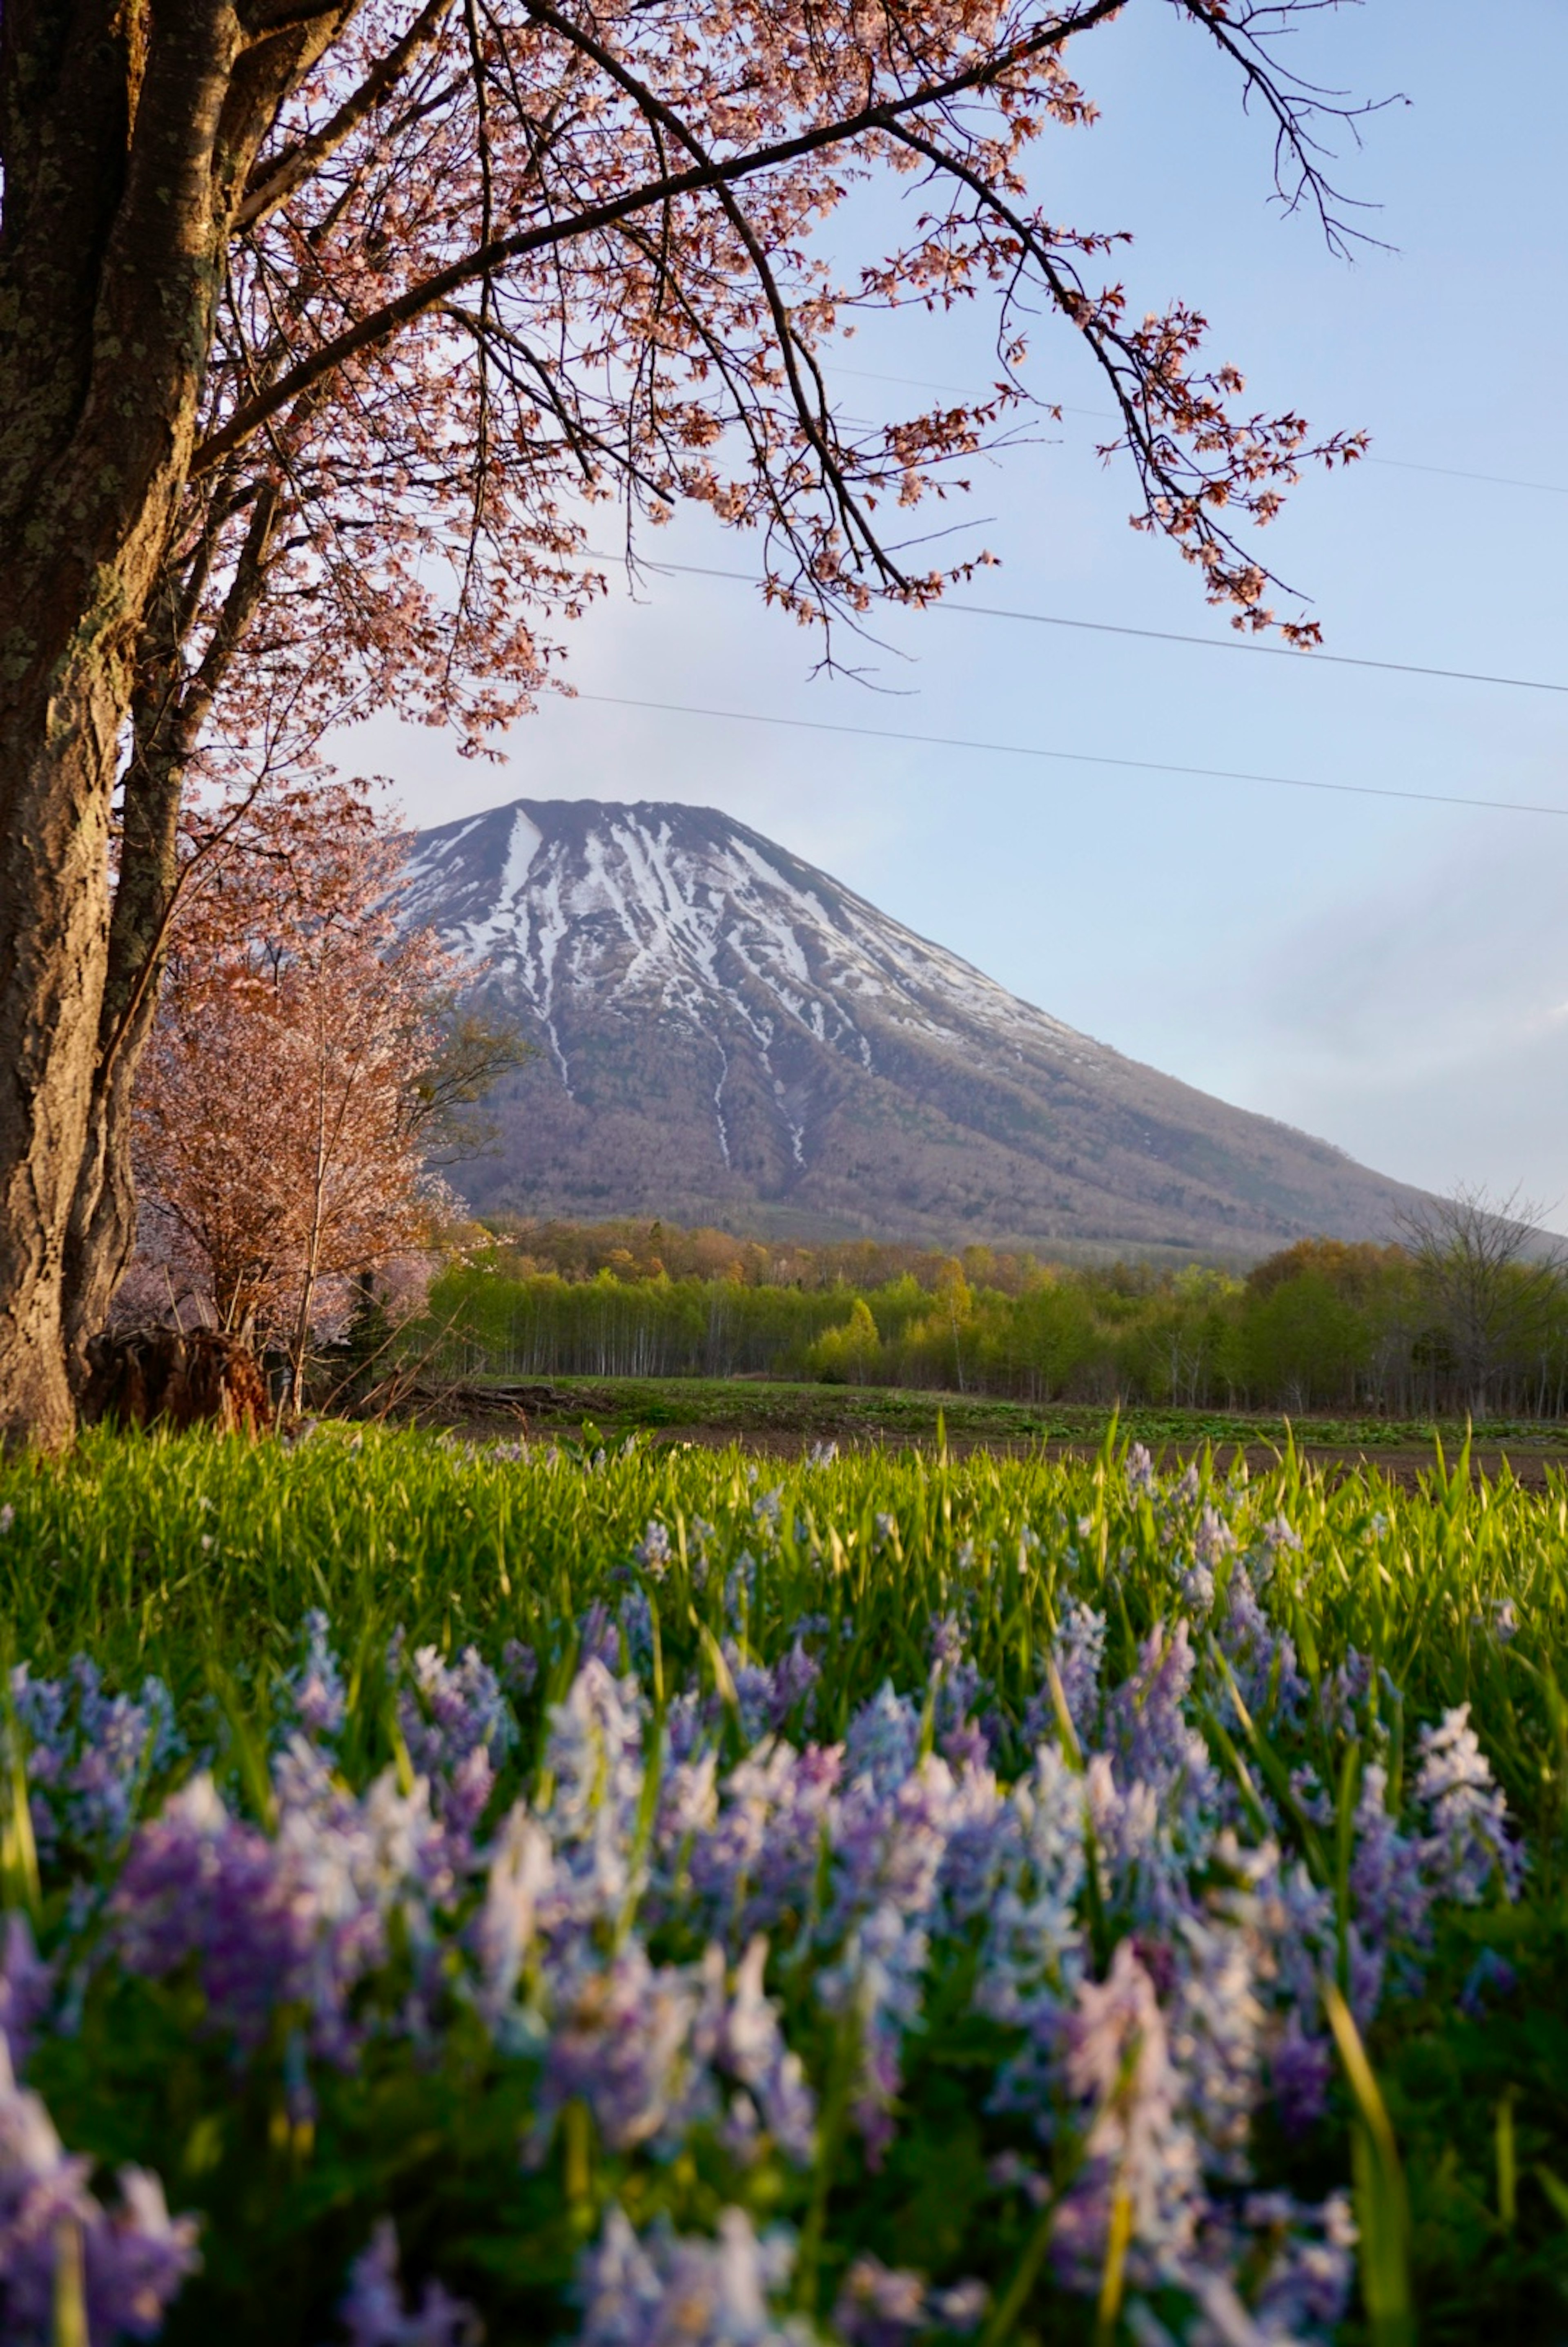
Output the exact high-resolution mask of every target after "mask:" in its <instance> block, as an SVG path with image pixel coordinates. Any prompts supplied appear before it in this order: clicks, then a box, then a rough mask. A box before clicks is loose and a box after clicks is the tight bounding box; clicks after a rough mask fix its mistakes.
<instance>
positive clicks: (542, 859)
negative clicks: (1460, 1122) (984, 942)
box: [409, 799, 1411, 1253]
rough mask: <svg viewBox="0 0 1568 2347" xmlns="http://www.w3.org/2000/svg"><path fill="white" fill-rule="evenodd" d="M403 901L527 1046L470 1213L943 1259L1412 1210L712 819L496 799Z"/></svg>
mask: <svg viewBox="0 0 1568 2347" xmlns="http://www.w3.org/2000/svg"><path fill="white" fill-rule="evenodd" d="M409 875H410V891H409V913H410V917H411V919H416V920H419V921H423V922H430V923H433V925H434V926H435V927H436V928H438V929H439V930H440V931H441V932H442V934H443V937H444V938H446V939H447V940H448V942H449V943H451V944H452V945H453V946H456V947H458V948H460V949H461V950H462V951H463V953H464V954H465V955H466V956H467V957H468V958H469V959H470V961H471V963H472V965H473V980H474V989H475V991H476V993H478V994H479V995H481V996H483V997H484V999H486V1000H487V1001H488V1002H490V1003H491V1004H492V1005H493V1006H494V1008H496V1009H504V1010H506V1011H507V1012H508V1013H510V1014H511V1015H512V1016H513V1017H514V1018H515V1019H516V1020H518V1022H519V1023H520V1024H521V1025H522V1026H523V1027H524V1030H526V1031H527V1032H528V1033H530V1034H531V1035H532V1036H533V1037H534V1039H535V1040H536V1042H537V1044H538V1046H539V1051H538V1056H537V1057H536V1059H535V1061H533V1063H532V1064H531V1065H530V1066H529V1067H528V1068H526V1069H525V1070H524V1071H523V1072H522V1074H521V1075H520V1076H518V1077H517V1078H515V1079H514V1080H513V1081H512V1082H511V1083H510V1084H509V1085H508V1086H507V1087H506V1089H505V1092H504V1098H503V1100H502V1102H500V1104H499V1115H500V1121H501V1124H502V1133H503V1141H502V1146H501V1149H500V1151H499V1153H497V1154H496V1155H494V1156H493V1157H490V1158H486V1159H482V1160H479V1161H477V1162H476V1163H473V1165H471V1166H469V1167H467V1168H465V1169H463V1173H462V1175H461V1176H460V1179H461V1181H462V1185H463V1187H464V1188H465V1189H466V1191H467V1193H468V1194H469V1196H470V1197H471V1199H472V1200H473V1204H475V1205H476V1206H479V1207H481V1208H483V1209H486V1210H492V1211H498V1210H508V1209H509V1210H512V1211H514V1212H517V1213H524V1214H567V1215H578V1216H606V1215H610V1214H645V1213H646V1214H663V1215H667V1216H668V1217H670V1218H671V1219H672V1220H679V1221H684V1222H700V1221H721V1222H724V1223H727V1224H729V1225H735V1226H740V1225H746V1226H748V1227H750V1228H753V1229H757V1230H766V1229H773V1230H777V1231H780V1232H782V1231H791V1232H796V1233H800V1234H805V1233H809V1232H815V1233H817V1234H819V1235H862V1234H867V1235H869V1234H875V1235H880V1236H903V1237H911V1238H925V1239H929V1240H932V1241H933V1242H935V1243H938V1244H946V1245H962V1244H963V1243H965V1242H967V1241H970V1240H973V1239H987V1240H991V1241H993V1242H996V1243H1013V1244H1023V1245H1035V1246H1045V1245H1050V1244H1052V1243H1060V1242H1063V1241H1077V1242H1079V1243H1090V1244H1094V1245H1122V1244H1125V1245H1136V1246H1148V1245H1171V1246H1176V1247H1181V1248H1196V1249H1199V1250H1203V1249H1210V1250H1212V1249H1216V1248H1219V1249H1223V1250H1227V1251H1234V1252H1237V1253H1250V1252H1257V1251H1262V1250H1264V1249H1266V1248H1268V1247H1272V1246H1277V1245H1280V1244H1281V1243H1282V1242H1284V1241H1287V1240H1288V1239H1290V1238H1293V1237H1298V1236H1301V1235H1306V1234H1308V1233H1313V1232H1319V1231H1322V1232H1329V1233H1331V1234H1334V1235H1339V1236H1341V1237H1356V1236H1369V1237H1374V1236H1375V1237H1381V1236H1383V1235H1386V1233H1387V1231H1388V1227H1389V1225H1390V1218H1391V1215H1392V1214H1393V1213H1394V1211H1395V1210H1396V1209H1397V1208H1398V1207H1399V1206H1400V1204H1404V1203H1408V1202H1409V1200H1410V1196H1411V1194H1410V1193H1409V1192H1407V1191H1405V1190H1403V1189H1402V1188H1401V1187H1400V1185H1399V1184H1394V1183H1391V1182H1388V1181H1385V1180H1384V1179H1383V1178H1382V1177H1381V1176H1380V1175H1379V1174H1375V1173H1369V1172H1367V1171H1366V1170H1365V1169H1364V1168H1363V1167H1361V1166H1359V1165H1357V1164H1355V1163H1352V1162H1351V1160H1350V1159H1349V1158H1347V1157H1346V1156H1344V1155H1343V1154H1342V1153H1340V1152H1339V1150H1336V1149H1333V1148H1330V1147H1329V1145H1328V1144H1327V1143H1324V1142H1319V1141H1313V1140H1309V1139H1308V1137H1307V1136H1306V1135H1304V1134H1302V1133H1295V1132H1293V1131H1291V1130H1290V1129H1289V1128H1288V1126H1285V1125H1281V1124H1276V1123H1274V1122H1271V1121H1270V1120H1268V1119H1267V1118H1264V1117H1259V1116H1253V1115H1249V1114H1247V1112H1245V1111H1243V1110H1239V1109H1233V1108H1228V1107H1227V1106H1226V1105H1225V1104H1224V1103H1223V1102H1219V1101H1216V1100H1212V1099H1210V1098H1209V1097H1208V1096H1207V1094H1205V1093H1203V1092H1194V1091H1192V1090H1191V1089H1190V1088H1189V1087H1188V1086H1186V1085H1185V1084H1181V1083H1177V1082H1176V1081H1174V1080H1173V1079H1171V1078H1170V1077H1168V1076H1162V1075H1158V1074H1156V1072H1155V1071H1154V1070H1152V1069H1149V1068H1145V1067H1141V1066H1139V1065H1138V1064H1137V1063H1136V1062H1135V1061H1131V1060H1125V1059H1123V1058H1122V1057H1121V1056H1120V1055H1119V1054H1118V1053H1116V1052H1115V1051H1110V1050H1108V1049H1107V1048H1106V1047H1105V1045H1104V1044H1101V1043H1096V1042H1093V1041H1091V1040H1090V1039H1089V1038H1088V1037H1087V1036H1085V1035H1080V1034H1077V1033H1075V1032H1074V1030H1073V1029H1072V1028H1070V1027H1064V1025H1063V1024H1062V1022H1061V1021H1060V1020H1056V1019H1053V1018H1051V1017H1049V1016H1048V1015H1047V1013H1046V1012H1044V1011H1043V1010H1035V1009H1034V1008H1033V1006H1032V1005H1031V1004H1029V1003H1026V1002H1022V1001H1020V1000H1019V999H1018V998H1017V997H1016V996H1015V995H1012V994H1009V993H1008V992H1007V991H1006V989H1004V988H1003V987H1001V986H998V985H997V984H995V982H994V981H993V979H988V978H986V977H984V976H983V974H982V973H981V972H980V971H979V970H977V969H972V967H971V965H970V964H969V963H968V962H965V961H962V960H961V959H960V958H959V957H958V956H957V955H956V954H951V953H948V952H945V951H944V950H943V948H942V947H940V946H935V945H931V944H928V943H927V942H926V940H925V939H924V938H918V937H916V936H915V935H914V934H913V932H912V931H911V930H909V929H906V928H903V927H902V926H901V924H900V923H899V922H897V921H894V920H891V919H890V918H889V917H887V915H886V914H884V913H880V912H878V911H877V909H876V907H874V906H872V905H869V904H868V903H866V901H865V900H864V898H863V897H857V896H856V895H854V894H853V892H852V891H851V890H850V889H848V888H845V887H840V884H839V883H838V882H837V881H835V880H831V879H830V878H829V877H828V876H827V875H826V874H825V873H822V872H819V871H817V870H815V869H814V868H813V867H812V866H810V865H809V864H804V863H802V862H801V861H800V860H799V857H797V856H791V855H789V853H788V851H787V850H786V849H784V848H781V847H779V846H775V845H774V843H773V842H772V841H770V840H767V839H764V838H763V837H761V835H759V833H757V832H754V831H751V830H748V827H747V826H746V825H744V824H741V823H737V822H735V821H734V820H733V818H732V817H730V816H728V815H720V814H718V813H717V812H715V811H714V810H713V809H712V808H708V807H690V806H679V805H647V804H641V805H635V806H622V805H608V804H605V803H599V802H595V801H587V800H534V799H518V800H515V801H514V802H513V804H512V805H509V806H501V807H494V808H492V809H491V810H490V811H489V812H488V813H487V814H485V815H477V816H473V817H472V818H470V819H469V820H468V821H466V822H463V823H453V824H445V825H442V826H441V827H440V828H439V829H437V830H433V831H426V832H422V833H420V834H419V835H417V836H416V838H415V839H414V841H413V842H412V849H411V856H410V865H409Z"/></svg>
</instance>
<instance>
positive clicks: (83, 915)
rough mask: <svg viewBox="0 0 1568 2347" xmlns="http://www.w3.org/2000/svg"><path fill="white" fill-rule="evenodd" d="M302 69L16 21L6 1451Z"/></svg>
mask: <svg viewBox="0 0 1568 2347" xmlns="http://www.w3.org/2000/svg"><path fill="white" fill-rule="evenodd" d="M283 51H287V52H288V54H287V55H283V54H280V53H281V52H283ZM297 57H298V43H297V42H295V43H290V40H288V39H287V38H286V39H285V40H284V41H283V42H282V43H280V42H279V41H278V40H276V39H273V40H266V39H261V40H258V39H257V38H256V36H254V35H253V34H248V33H247V31H246V29H245V28H244V27H243V26H242V25H241V22H240V19H239V15H238V14H237V13H236V11H235V9H234V7H233V6H232V5H229V0H156V5H146V6H141V7H137V6H131V7H127V6H125V5H122V4H121V0H5V9H4V14H3V15H0V169H3V172H4V184H5V215H4V226H3V230H0V1444H12V1445H14V1444H15V1443H18V1442H37V1443H42V1444H46V1445H56V1444H58V1443H60V1442H62V1441H63V1440H66V1438H67V1437H68V1435H69V1433H70V1431H71V1429H72V1425H73V1423H74V1415H75V1413H74V1407H73V1401H72V1395H71V1385H70V1378H69V1374H68V1366H67V1359H66V1327H65V1305H64V1282H65V1276H66V1251H67V1243H68V1235H69V1229H70V1223H71V1215H72V1206H73V1200H74V1199H75V1198H76V1195H77V1192H78V1187H79V1184H80V1181H81V1176H82V1168H83V1156H84V1150H85V1148H86V1145H87V1136H88V1129H89V1122H90V1119H91V1116H92V1095H93V1081H94V1067H95V1061H96V1058H97V1046H98V1038H99V1025H100V1020H101V1016H102V1013H103V1009H104V996H105V982H106V975H107V955H108V935H109V907H108V860H107V845H108V823H109V813H110V804H111V798H112V794H113V790H114V784H115V774H116V765H117V757H118V753H119V748H120V743H121V737H122V733H123V732H124V728H125V724H126V720H127V712H128V711H129V708H130V699H131V676H132V666H133V661H134V656H135V651H136V646H137V641H138V639H139V638H140V636H141V634H142V631H143V628H144V625H145V621H146V616H147V612H148V605H149V601H150V599H151V598H152V596H153V594H154V591H155V589H156V586H157V582H158V578H159V576H160V573H161V571H162V568H163V564H164V560H165V557H166V554H167V550H168V541H169V537H170V533H171V529H172V527H173V520H174V516H175V512H176V509H177V505H178V498H179V496H180V493H181V490H182V488H183V486H184V482H185V478H186V475H187V471H188V465H189V459H190V453H191V447H192V443H193V438H194V433H195V425H196V416H197V410H198V402H199V395H200V390H201V384H202V378H203V374H204V370H205V367H206V364H207V354H208V352H209V347H210V341H211V333H212V324H213V313H214V306H215V302H216V299H217V294H218V291H219V284H220V282H221V271H222V261H223V252H224V245H225V240H226V234H227V227H228V220H229V214H230V210H231V208H232V203H233V200H234V194H235V189H236V186H237V184H238V183H239V181H241V180H242V179H243V175H244V173H245V171H246V170H247V169H249V161H250V159H251V157H252V156H253V154H254V152H255V146H256V140H257V138H258V137H259V136H260V131H261V129H262V128H263V127H264V125H265V122H266V121H267V120H268V119H270V116H271V113H272V110H273V108H274V106H275V103H276V97H277V94H278V89H279V87H280V84H281V83H283V82H286V81H287V79H288V77H289V72H290V69H291V67H292V65H293V64H294V63H295V62H297ZM80 1236H81V1239H82V1243H83V1245H87V1246H89V1247H90V1246H91V1245H94V1244H95V1243H96V1242H95V1241H94V1238H93V1235H92V1234H91V1232H90V1231H86V1230H84V1231H83V1232H82V1233H81V1234H80Z"/></svg>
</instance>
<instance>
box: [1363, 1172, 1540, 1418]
mask: <svg viewBox="0 0 1568 2347" xmlns="http://www.w3.org/2000/svg"><path fill="white" fill-rule="evenodd" d="M1545 1212H1546V1209H1545V1208H1544V1207H1543V1205H1542V1204H1540V1203H1539V1202H1538V1201H1537V1200H1534V1199H1532V1198H1527V1197H1526V1196H1525V1195H1524V1194H1523V1193H1522V1190H1521V1189H1520V1188H1519V1187H1518V1186H1517V1185H1516V1186H1515V1187H1514V1188H1513V1189H1512V1190H1510V1191H1509V1192H1508V1193H1507V1194H1505V1195H1503V1196H1501V1197H1494V1196H1493V1195H1492V1193H1491V1192H1490V1191H1489V1190H1488V1189H1487V1188H1486V1187H1485V1185H1484V1184H1477V1185H1471V1184H1463V1183H1461V1184H1459V1185H1458V1186H1457V1187H1456V1188H1454V1189H1453V1190H1451V1191H1450V1192H1449V1194H1447V1196H1446V1197H1438V1198H1431V1199H1429V1200H1428V1201H1426V1202H1425V1203H1424V1204H1421V1205H1419V1206H1412V1207H1410V1208H1409V1209H1408V1210H1407V1211H1406V1212H1404V1213H1401V1214H1399V1215H1397V1216H1396V1217H1395V1228H1396V1230H1397V1232H1398V1234H1399V1237H1400V1244H1401V1245H1402V1246H1403V1247H1404V1249H1405V1252H1406V1253H1407V1255H1409V1256H1410V1260H1411V1263H1412V1265H1413V1266H1414V1268H1415V1274H1416V1278H1417V1281H1418V1284H1419V1288H1420V1295H1421V1299H1422V1302H1423V1304H1424V1305H1425V1306H1426V1307H1427V1309H1428V1310H1429V1311H1430V1312H1431V1314H1432V1315H1433V1316H1434V1317H1435V1320H1436V1323H1437V1326H1438V1327H1439V1328H1440V1329H1441V1333H1442V1335H1443V1336H1444V1337H1446V1339H1447V1341H1448V1344H1449V1347H1450V1348H1451V1355H1452V1359H1453V1367H1454V1372H1455V1375H1456V1377H1457V1378H1458V1379H1459V1381H1460V1383H1461V1388H1462V1390H1463V1393H1464V1396H1465V1400H1466V1404H1467V1406H1468V1408H1469V1409H1471V1411H1472V1412H1473V1413H1474V1414H1475V1415H1476V1416H1478V1417H1479V1416H1480V1415H1481V1413H1482V1412H1483V1411H1484V1410H1485V1409H1487V1408H1488V1406H1489V1404H1490V1402H1491V1401H1492V1396H1493V1392H1494V1381H1495V1379H1496V1378H1497V1377H1498V1375H1499V1373H1500V1371H1502V1370H1503V1369H1504V1368H1506V1367H1507V1366H1509V1365H1510V1364H1513V1365H1517V1364H1518V1363H1519V1361H1520V1360H1521V1358H1522V1357H1524V1356H1526V1355H1528V1356H1531V1357H1532V1358H1531V1364H1530V1366H1531V1368H1532V1370H1533V1368H1534V1358H1533V1357H1534V1356H1535V1354H1536V1353H1537V1351H1538V1348H1539V1346H1540V1343H1541V1339H1542V1337H1543V1332H1544V1329H1545V1327H1546V1326H1547V1322H1548V1319H1549V1317H1550V1314H1551V1310H1552V1307H1553V1303H1554V1301H1555V1299H1556V1296H1557V1294H1558V1291H1559V1287H1560V1284H1561V1280H1562V1276H1563V1266H1564V1250H1563V1245H1562V1243H1561V1242H1560V1241H1558V1240H1557V1239H1556V1238H1554V1237H1553V1235H1552V1234H1550V1233H1549V1232H1547V1231H1545V1230H1544V1229H1543V1227H1542V1224H1543V1214H1544V1213H1545Z"/></svg>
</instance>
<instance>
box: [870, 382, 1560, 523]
mask: <svg viewBox="0 0 1568 2347" xmlns="http://www.w3.org/2000/svg"><path fill="white" fill-rule="evenodd" d="M833 372H834V374H852V375H859V376H860V380H861V381H862V382H864V383H891V384H899V385H900V386H901V388H902V389H903V390H905V391H944V392H948V393H950V394H951V395H952V396H953V397H954V398H955V399H970V398H972V397H973V395H974V393H973V386H972V384H971V385H968V386H966V385H964V384H957V383H932V382H930V381H928V380H927V379H926V378H925V377H923V376H921V375H912V374H876V373H874V372H873V370H872V369H871V368H870V367H852V366H840V364H838V362H837V360H835V361H834V363H833ZM1041 405H1043V406H1044V407H1054V408H1055V409H1056V410H1057V411H1058V413H1059V414H1061V415H1083V416H1087V417H1089V418H1091V419H1092V420H1093V421H1094V422H1095V423H1096V424H1116V423H1119V422H1120V420H1121V419H1120V417H1119V416H1116V415H1113V414H1112V412H1111V410H1110V409H1109V408H1108V407H1069V406H1067V405H1065V404H1064V402H1063V401H1062V400H1059V399H1047V400H1043V401H1042V402H1041ZM1361 462H1362V464H1364V465H1385V466H1389V467H1390V469H1391V470H1392V471H1394V472H1396V473H1441V475H1442V476H1443V477H1444V479H1445V480H1450V481H1485V482H1487V483H1488V484H1489V485H1490V487H1492V488H1496V489H1538V490H1539V491H1540V492H1541V493H1542V495H1543V496H1544V497H1568V483H1564V482H1563V481H1522V480H1520V479H1518V478H1517V477H1516V476H1515V475H1513V474H1512V473H1472V472H1470V471H1468V470H1466V469H1465V468H1464V467H1462V466H1458V465H1420V464H1417V463H1416V462H1415V460H1414V458H1413V457H1410V456H1363V457H1362V459H1361Z"/></svg>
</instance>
